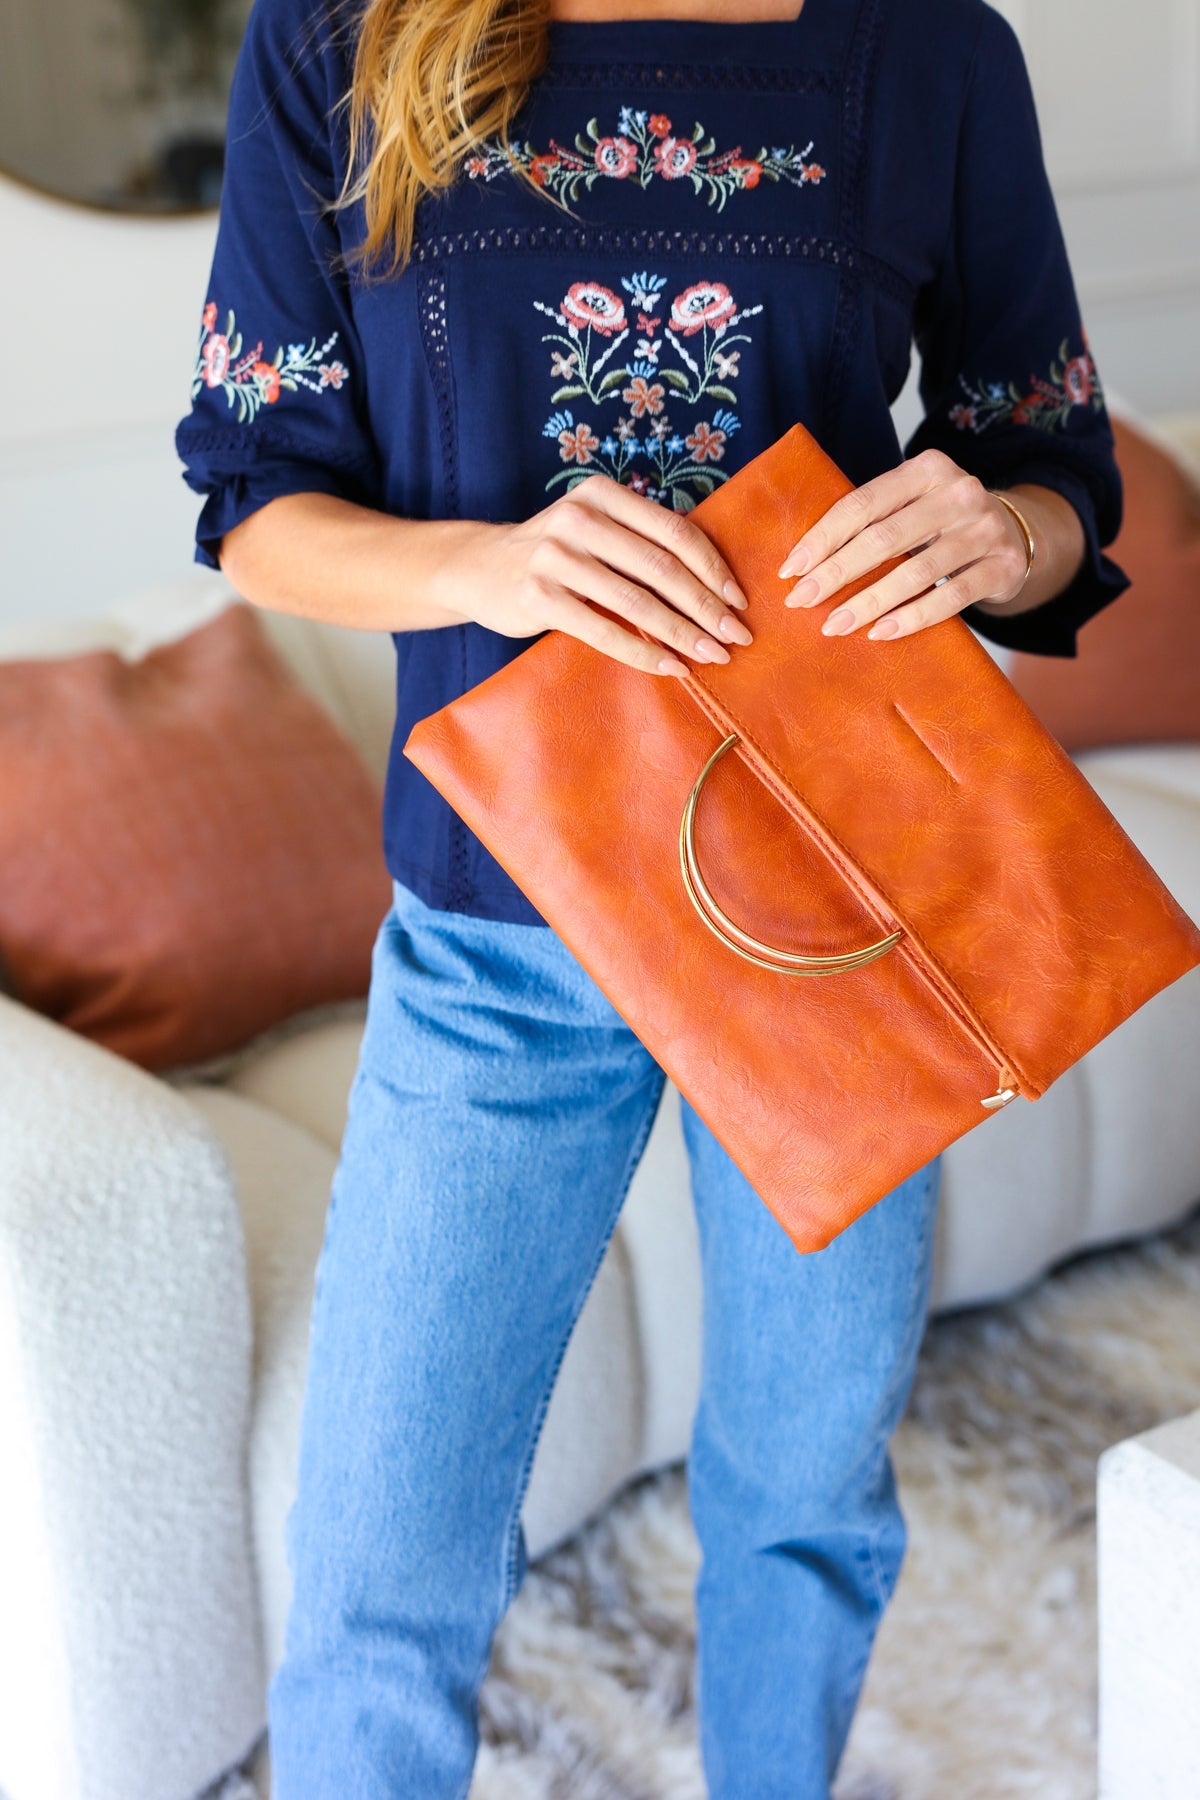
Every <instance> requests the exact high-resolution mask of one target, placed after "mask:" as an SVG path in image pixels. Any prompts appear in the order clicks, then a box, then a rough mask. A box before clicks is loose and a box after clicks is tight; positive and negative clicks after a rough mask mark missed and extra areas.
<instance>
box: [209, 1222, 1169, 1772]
mask: <svg viewBox="0 0 1200 1800" xmlns="http://www.w3.org/2000/svg"><path fill="white" fill-rule="evenodd" d="M1198 1321H1200V1215H1196V1216H1194V1217H1193V1219H1192V1220H1191V1221H1189V1222H1188V1223H1187V1224H1186V1225H1185V1226H1183V1227H1182V1228H1180V1229H1179V1230H1177V1231H1175V1232H1172V1233H1168V1234H1166V1235H1164V1236H1162V1237H1159V1238H1155V1239H1151V1240H1149V1241H1147V1242H1144V1243H1141V1244H1139V1245H1136V1246H1132V1247H1128V1248H1121V1249H1117V1250H1109V1251H1106V1252H1104V1253H1101V1254H1098V1255H1093V1256H1090V1257H1086V1258H1083V1259H1080V1260H1078V1261H1076V1262H1074V1263H1072V1264H1070V1265H1069V1266H1067V1267H1065V1268H1063V1269H1061V1270H1059V1271H1058V1272H1057V1273H1056V1274H1054V1275H1053V1276H1051V1277H1050V1278H1049V1279H1047V1280H1045V1281H1043V1282H1041V1283H1040V1284H1039V1285H1038V1286H1037V1288H1035V1289H1034V1290H1033V1291H1031V1292H1030V1293H1028V1294H1026V1295H1024V1296H1022V1297H1021V1298H1020V1299H1017V1300H1015V1301H1012V1302H1009V1303H1007V1304H1005V1305H1003V1306H997V1307H991V1308H987V1309H984V1310H980V1311H973V1312H967V1313H962V1314H958V1315H950V1316H945V1315H944V1316H942V1317H940V1318H938V1319H936V1320H934V1322H933V1323H932V1324H931V1326H930V1328H929V1331H928V1333H927V1336H926V1341H925V1346H924V1349H923V1352H922V1357H921V1366H920V1371H919V1374H918V1377H917V1382H916V1385H915V1388H914V1392H913V1397H912V1401H911V1404H910V1407H909V1411H908V1415H907V1417H906V1418H905V1420H904V1422H903V1424H902V1425H901V1427H900V1430H899V1432H898V1433H897V1437H896V1441H895V1446H894V1450H895V1457H896V1463H897V1468H898V1471H899V1476H900V1485H901V1493H902V1497H903V1501H904V1507H905V1512H906V1514H907V1517H908V1523H909V1533H910V1537H909V1552H908V1557H907V1560H906V1563H905V1567H904V1570H903V1573H902V1575H901V1579H900V1585H899V1588H898V1590H897V1593H896V1597H895V1600H894V1601H893V1603H892V1607H891V1609H890V1611H889V1613H888V1615H887V1617H886V1618H885V1620H884V1624H883V1627H882V1629H881V1631H880V1634H879V1638H878V1641H877V1645H876V1651H875V1655H874V1658H873V1660H872V1664H871V1669H870V1672H869V1675H868V1680H867V1687H866V1690H865V1693H864V1697H863V1703H862V1706H861V1708H860V1711H859V1715H858V1718H857V1720H856V1722H855V1726H854V1731H853V1734H852V1738H851V1743H850V1747H849V1750H848V1752H847V1756H846V1760H845V1764H844V1767H843V1771H842V1775H841V1778H840V1780H839V1782H838V1786H837V1790H836V1794H837V1800H948V1797H949V1796H953V1800H1010V1797H1014V1800H1015V1797H1016V1796H1036V1800H1090V1797H1091V1796H1094V1795H1095V1792H1096V1779H1095V1736H1096V1694H1095V1561H1094V1558H1095V1529H1094V1527H1095V1474H1096V1458H1097V1457H1098V1455H1099V1454H1100V1452H1101V1451H1102V1450H1103V1449H1104V1448H1106V1446H1107V1445H1109V1444H1111V1443H1114V1442H1116V1441H1117V1440H1118V1439H1120V1438H1124V1437H1128V1436H1129V1435H1130V1434H1132V1433H1134V1432H1138V1431H1143V1430H1146V1429H1147V1428H1148V1427H1150V1426H1151V1425H1154V1424H1157V1423H1159V1422H1160V1421H1161V1420H1163V1419H1167V1418H1172V1417H1175V1416H1176V1415H1178V1414H1180V1413H1183V1412H1188V1411H1191V1410H1193V1409H1194V1408H1195V1407H1197V1406H1200V1324H1198ZM697 1560H698V1554H697V1548H696V1542H695V1536H694V1533H693V1531H692V1527H691V1522H690V1519H689V1516H688V1512H687V1493H686V1476H685V1472H684V1470H683V1468H682V1467H675V1468H671V1469H667V1470H665V1471H662V1472H660V1473H658V1474H656V1475H651V1476H646V1477H643V1478H642V1479H641V1480H640V1481H638V1482H636V1483H635V1484H633V1485H632V1486H631V1487H629V1488H627V1489H626V1490H625V1491H624V1493H623V1494H622V1495H621V1496H620V1497H619V1498H618V1499H617V1500H616V1501H615V1502H614V1503H613V1504H612V1505H611V1506H610V1507H608V1508H607V1509H606V1510H605V1511H604V1512H603V1513H602V1514H601V1515H599V1516H598V1517H597V1518H596V1519H594V1520H593V1521H592V1522H591V1523H590V1524H589V1525H587V1526H586V1527H585V1528H584V1529H583V1530H582V1531H581V1532H580V1533H579V1534H578V1535H577V1536H576V1537H574V1538H573V1539H571V1541H570V1542H569V1543H567V1544H565V1545H563V1546H562V1547H560V1548H559V1549H558V1550H556V1551H554V1552H552V1553H551V1554H550V1555H549V1556H547V1557H544V1558H543V1559H541V1561H540V1562H538V1563H537V1564H535V1565H534V1566H533V1567H532V1568H531V1569H530V1570H529V1572H528V1574H527V1576H526V1580H525V1584H524V1586H523V1588H522V1590H521V1593H520V1594H519V1595H518V1596H517V1599H516V1601H515V1602H514V1604H513V1606H512V1608H511V1609H510V1611H509V1614H508V1616H507V1618H506V1619H505V1621H504V1623H503V1625H502V1627H501V1629H500V1632H499V1633H498V1635H497V1639H496V1644H495V1649H494V1655H493V1660H492V1667H491V1670H490V1672H489V1675H488V1679H487V1682H486V1684H485V1686H484V1690H483V1695H482V1702H481V1704H482V1719H481V1725H482V1732H483V1743H482V1746H481V1749H480V1756H479V1762H478V1765H477V1770H476V1777H475V1781H474V1784H473V1786H472V1788H471V1795H470V1800H705V1788H704V1780H703V1776H702V1774H701V1771H700V1764H699V1759H698V1756H697V1751H696V1745H695V1736H694V1720H693V1715H692V1711H691V1701H692V1650H693V1637H692V1633H693V1611H692V1583H693V1580H694V1577H695V1573H696V1567H697ZM239 1789H240V1791H239ZM222 1800H249V1790H248V1789H247V1788H246V1787H245V1786H243V1785H242V1784H240V1783H237V1784H235V1783H233V1782H231V1783H229V1784H227V1785H226V1788H225V1792H224V1794H223V1795H222Z"/></svg>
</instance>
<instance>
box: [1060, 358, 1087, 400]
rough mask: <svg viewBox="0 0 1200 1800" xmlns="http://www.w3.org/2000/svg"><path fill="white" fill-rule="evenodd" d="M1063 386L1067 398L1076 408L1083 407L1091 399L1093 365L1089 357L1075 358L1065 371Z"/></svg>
mask: <svg viewBox="0 0 1200 1800" xmlns="http://www.w3.org/2000/svg"><path fill="white" fill-rule="evenodd" d="M1063 386H1064V387H1065V388H1066V390H1067V397H1068V399H1069V400H1070V401H1071V403H1072V404H1073V405H1075V406H1082V405H1083V403H1084V401H1085V400H1088V399H1089V398H1090V397H1091V392H1092V365H1091V358H1090V357H1088V356H1073V357H1072V358H1071V360H1070V362H1069V363H1068V364H1067V365H1066V367H1065V368H1064V370H1063Z"/></svg>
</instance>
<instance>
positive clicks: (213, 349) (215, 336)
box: [200, 331, 229, 387]
mask: <svg viewBox="0 0 1200 1800" xmlns="http://www.w3.org/2000/svg"><path fill="white" fill-rule="evenodd" d="M200 361H201V364H202V365H203V370H202V372H203V377H204V382H205V385H206V386H208V387H220V385H221V383H222V382H223V381H224V379H225V371H226V369H227V368H228V367H229V339H228V338H227V337H225V336H224V335H223V333H221V332H219V331H210V332H209V335H208V337H207V338H206V339H205V343H204V348H203V349H202V350H201V352H200Z"/></svg>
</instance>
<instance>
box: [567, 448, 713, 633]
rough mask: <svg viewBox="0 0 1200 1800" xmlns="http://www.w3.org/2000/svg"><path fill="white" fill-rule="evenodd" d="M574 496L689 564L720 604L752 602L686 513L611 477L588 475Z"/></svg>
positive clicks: (708, 539)
mask: <svg viewBox="0 0 1200 1800" xmlns="http://www.w3.org/2000/svg"><path fill="white" fill-rule="evenodd" d="M571 495H572V496H573V497H576V498H583V499H585V500H586V501H587V502H588V503H589V504H590V505H593V506H594V507H595V508H596V510H597V512H600V513H603V514H606V515H607V516H608V517H609V518H610V519H616V520H617V521H618V523H620V524H622V525H625V526H627V527H628V528H629V529H630V530H631V531H635V532H637V533H638V534H639V535H640V536H642V537H646V538H651V539H652V540H653V541H654V542H655V543H656V544H659V545H661V546H662V548H663V549H664V550H669V551H670V552H671V554H672V555H673V556H677V557H678V558H679V560H680V562H682V563H683V564H685V565H686V567H687V568H689V569H690V570H691V572H692V574H693V575H694V576H695V577H696V579H697V581H699V582H701V583H702V584H703V586H704V587H706V588H707V589H708V590H709V592H710V593H711V594H712V595H713V596H714V598H715V599H716V601H717V603H718V604H722V603H723V604H725V605H728V606H735V607H738V608H739V609H741V610H744V609H745V608H746V607H747V606H748V605H749V601H748V600H747V599H746V596H745V594H744V592H743V591H742V586H741V583H740V582H739V581H738V579H737V577H736V576H735V574H734V572H733V570H732V569H731V568H730V566H729V564H728V563H727V562H726V561H725V558H724V557H723V556H722V555H721V552H720V551H719V550H718V549H717V547H716V545H715V544H714V543H713V542H712V540H711V538H709V537H708V536H707V535H706V534H705V533H704V532H703V531H702V530H701V528H700V526H699V525H697V524H695V523H694V521H693V520H691V519H689V518H688V516H687V514H686V513H677V512H668V511H667V509H666V507H665V506H660V505H659V504H658V502H657V501H656V500H647V499H646V498H645V496H644V495H642V494H635V493H634V492H633V490H632V488H628V487H626V486H625V485H624V483H623V482H620V481H614V480H613V479H612V477H611V476H610V475H599V474H597V475H589V476H588V478H587V480H586V481H581V482H578V483H577V484H576V486H575V487H573V488H572V489H571Z"/></svg>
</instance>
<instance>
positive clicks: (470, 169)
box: [467, 106, 826, 212]
mask: <svg viewBox="0 0 1200 1800" xmlns="http://www.w3.org/2000/svg"><path fill="white" fill-rule="evenodd" d="M811 150H812V142H811V140H810V142H809V143H807V144H806V145H805V147H804V149H803V150H796V149H794V148H791V147H790V146H789V147H788V148H786V149H785V148H783V147H782V146H778V145H777V146H775V147H773V148H772V149H769V150H768V149H767V148H766V147H765V146H764V148H763V149H761V150H760V151H759V152H758V155H757V156H743V155H742V147H741V145H740V144H735V145H734V147H733V149H732V150H722V151H720V152H718V151H717V147H716V139H715V138H712V137H706V136H705V130H704V127H703V125H701V124H700V123H699V121H697V122H696V124H695V125H694V126H693V128H692V135H691V136H690V137H684V136H682V135H680V136H677V135H676V134H675V131H674V128H673V127H672V124H671V121H670V119H669V118H667V116H666V114H665V113H657V112H656V113H646V112H635V111H634V110H633V109H632V108H631V107H628V106H623V107H622V108H621V110H620V114H619V116H618V120H617V129H616V131H615V133H613V134H612V135H611V136H609V137H601V135H600V129H599V125H598V123H597V121H596V120H595V119H594V118H593V119H589V120H588V122H587V135H586V136H585V135H584V134H583V133H582V132H576V134H575V148H574V150H568V149H566V148H565V147H564V146H563V145H562V144H559V143H557V142H556V141H555V139H554V138H551V139H550V147H549V149H548V150H543V151H535V150H534V147H533V145H532V144H530V143H525V144H512V145H511V146H510V150H509V151H507V152H506V151H505V149H504V146H503V145H502V144H501V143H500V141H499V139H497V138H494V137H493V138H488V139H485V141H484V143H483V145H482V146H481V150H480V153H479V154H477V155H474V156H472V157H470V158H468V161H467V174H468V176H469V177H470V179H471V180H472V181H475V180H478V179H479V178H480V177H482V178H483V179H484V180H485V181H491V180H493V179H494V177H495V176H497V175H499V174H501V173H502V172H503V171H504V170H505V169H510V168H514V167H519V168H522V169H525V170H526V171H527V172H528V173H529V175H530V176H531V177H532V179H533V180H534V181H535V182H536V183H537V185H538V186H539V187H544V188H546V189H547V190H548V191H549V192H551V193H553V194H555V195H557V196H558V197H559V198H560V199H564V200H575V199H576V198H577V197H578V194H579V190H580V188H581V187H586V188H589V189H590V188H591V187H592V185H593V183H595V182H596V181H599V180H603V179H606V178H607V179H609V180H613V181H630V180H631V181H634V182H635V183H636V184H637V186H638V187H642V188H645V187H648V186H649V185H650V182H651V181H652V180H653V178H654V177H655V176H656V175H661V176H662V178H663V180H664V181H681V180H684V179H685V178H686V179H687V180H689V181H690V182H691V184H692V187H693V188H694V190H695V192H696V193H698V194H699V193H703V192H704V191H705V189H706V188H707V191H708V203H709V205H710V206H711V205H712V204H713V202H714V201H716V202H717V210H718V212H720V211H723V210H724V206H725V201H726V200H727V198H728V197H729V195H730V194H732V193H736V192H738V191H739V190H741V189H743V188H753V187H757V186H758V184H759V182H760V181H761V179H762V178H763V176H764V175H765V176H766V178H767V179H768V181H790V182H791V183H792V184H793V185H794V186H796V187H800V186H802V185H803V184H804V183H806V182H808V183H812V184H813V185H815V184H816V183H817V182H819V181H822V180H823V179H824V177H825V174H826V170H825V169H824V168H822V166H821V164H820V163H818V162H809V161H808V160H807V158H808V155H809V152H810V151H811Z"/></svg>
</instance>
